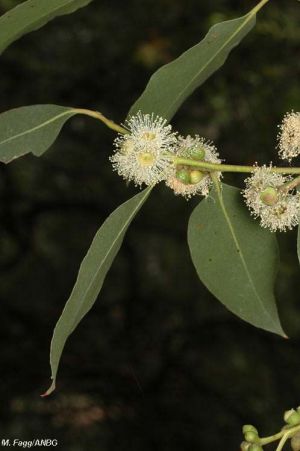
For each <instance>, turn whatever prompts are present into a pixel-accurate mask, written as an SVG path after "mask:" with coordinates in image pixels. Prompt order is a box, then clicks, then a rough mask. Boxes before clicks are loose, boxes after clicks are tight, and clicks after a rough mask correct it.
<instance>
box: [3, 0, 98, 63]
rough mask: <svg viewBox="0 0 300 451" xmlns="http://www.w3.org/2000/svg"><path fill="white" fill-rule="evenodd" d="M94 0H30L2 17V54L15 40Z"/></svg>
mask: <svg viewBox="0 0 300 451" xmlns="http://www.w3.org/2000/svg"><path fill="white" fill-rule="evenodd" d="M91 1H92V0H28V1H26V2H23V3H21V5H18V6H16V7H15V8H13V9H11V10H10V11H8V12H7V13H6V14H4V15H3V16H1V17H0V54H1V53H2V52H3V51H4V50H5V49H6V48H7V47H8V46H9V45H10V44H11V43H12V42H14V41H16V40H17V39H19V38H20V37H21V36H23V35H24V34H26V33H29V32H30V31H33V30H37V29H38V28H40V27H42V26H43V25H45V24H46V23H47V22H49V21H50V20H52V19H54V18H55V17H57V16H62V15H64V14H70V13H73V12H74V11H76V10H77V9H79V8H82V7H83V6H86V5H88V4H89V3H90V2H91Z"/></svg>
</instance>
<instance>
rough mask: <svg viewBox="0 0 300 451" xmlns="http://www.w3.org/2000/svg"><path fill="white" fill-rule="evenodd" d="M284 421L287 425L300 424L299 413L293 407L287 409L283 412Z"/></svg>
mask: <svg viewBox="0 0 300 451" xmlns="http://www.w3.org/2000/svg"><path fill="white" fill-rule="evenodd" d="M283 418H284V421H285V422H286V423H287V424H288V425H289V426H297V424H300V413H299V412H298V411H297V412H296V410H295V409H291V410H287V411H286V412H284V417H283Z"/></svg>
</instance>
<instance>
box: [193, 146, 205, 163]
mask: <svg viewBox="0 0 300 451" xmlns="http://www.w3.org/2000/svg"><path fill="white" fill-rule="evenodd" d="M190 156H191V158H193V159H194V160H204V157H205V149H204V148H203V147H194V148H193V149H192V150H191V153H190Z"/></svg>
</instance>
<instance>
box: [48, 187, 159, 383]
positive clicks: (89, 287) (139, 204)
mask: <svg viewBox="0 0 300 451" xmlns="http://www.w3.org/2000/svg"><path fill="white" fill-rule="evenodd" d="M151 189H152V187H151V188H150V189H149V190H148V191H147V190H146V192H145V195H144V196H143V197H142V198H141V200H140V202H139V203H138V204H137V205H136V207H135V208H134V210H133V211H132V213H131V214H130V215H129V216H128V218H127V221H126V222H125V223H124V225H123V227H122V228H121V229H120V231H119V233H118V234H117V235H116V237H115V239H114V240H113V242H112V244H111V246H110V247H109V249H108V250H107V252H106V254H105V256H104V257H103V259H102V261H101V263H100V265H99V267H98V270H97V271H96V273H95V275H94V276H93V277H92V279H91V281H90V283H89V285H88V287H87V289H86V290H85V292H86V293H88V291H89V290H90V289H91V287H92V285H93V284H94V282H95V280H96V279H97V277H98V275H99V272H100V270H101V269H102V267H103V265H104V264H105V262H106V260H107V258H108V256H109V254H110V252H111V251H112V249H113V248H114V246H115V244H116V243H117V241H118V239H119V238H120V236H121V235H122V234H123V232H125V231H126V228H127V227H128V225H129V224H130V222H131V220H132V219H133V218H134V216H135V214H136V213H137V211H138V210H139V209H140V207H141V205H142V204H143V202H144V199H145V198H146V197H147V196H148V195H149V194H150V191H151ZM83 264H84V261H83V262H82V265H83ZM71 296H72V293H71ZM84 296H85V297H86V296H87V295H86V294H85V295H84ZM67 304H68V302H67ZM67 304H66V306H65V308H64V309H63V312H62V314H61V317H62V316H63V314H64V312H65V310H66V308H67ZM81 307H82V303H81V305H80V307H79V308H78V309H77V313H76V318H75V320H74V322H73V327H74V324H76V322H77V319H78V315H79V313H80V309H81ZM57 328H58V325H57V326H56V327H55V330H56V329H57ZM55 330H54V335H53V337H54V336H55ZM72 331H73V329H72V330H71V332H70V333H72ZM69 335H70V334H69ZM69 335H68V336H69ZM68 336H67V337H66V340H67V338H68ZM66 340H65V342H66ZM53 341H54V340H52V342H51V351H50V363H51V368H52V376H51V379H52V380H55V378H56V374H57V369H58V366H57V368H56V369H53V366H54V364H55V363H54V362H53V360H52V357H53ZM65 342H64V343H65ZM60 355H61V353H60V354H59V357H58V361H59V358H60ZM58 361H57V362H58ZM57 362H56V363H57Z"/></svg>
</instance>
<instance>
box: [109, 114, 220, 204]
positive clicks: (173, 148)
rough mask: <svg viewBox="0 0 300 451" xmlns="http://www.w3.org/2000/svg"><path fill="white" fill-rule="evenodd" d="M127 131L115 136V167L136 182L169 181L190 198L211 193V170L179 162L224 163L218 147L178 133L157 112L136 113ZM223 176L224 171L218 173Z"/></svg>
mask: <svg viewBox="0 0 300 451" xmlns="http://www.w3.org/2000/svg"><path fill="white" fill-rule="evenodd" d="M125 127H126V131H127V132H128V133H126V134H120V135H119V136H118V137H117V138H116V139H115V142H114V144H115V153H114V155H113V156H112V157H110V160H111V162H112V164H113V168H114V169H115V170H116V171H117V172H118V174H119V175H120V176H122V177H123V178H124V179H125V180H127V181H133V182H134V183H135V185H139V186H141V185H142V184H146V185H155V184H157V183H159V182H161V181H165V183H166V185H167V186H168V187H170V188H171V189H172V190H173V191H174V193H175V194H176V195H182V196H184V197H185V198H187V199H189V198H190V197H192V196H194V195H197V194H200V195H202V196H207V195H208V193H209V189H210V187H211V185H212V179H211V176H210V173H209V172H207V171H206V172H205V171H204V172H203V171H200V170H199V168H198V167H196V166H195V167H193V166H192V165H191V164H190V163H189V164H184V163H183V164H181V163H180V164H177V163H176V160H177V159H189V160H193V159H194V160H196V161H203V162H210V163H217V164H221V160H220V159H219V155H218V152H217V149H216V147H215V146H214V145H213V144H212V143H211V142H207V141H206V140H205V139H204V138H201V137H200V136H198V135H196V136H195V137H191V136H190V135H188V136H187V137H182V136H178V134H177V132H173V131H172V127H171V125H167V121H166V120H165V119H163V118H161V117H155V116H154V115H153V114H151V115H150V114H144V115H143V114H142V113H141V112H139V113H138V114H137V115H135V116H132V117H131V118H130V119H129V120H128V121H127V122H126V124H125ZM217 175H218V177H219V178H220V175H221V174H220V173H218V174H217Z"/></svg>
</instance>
